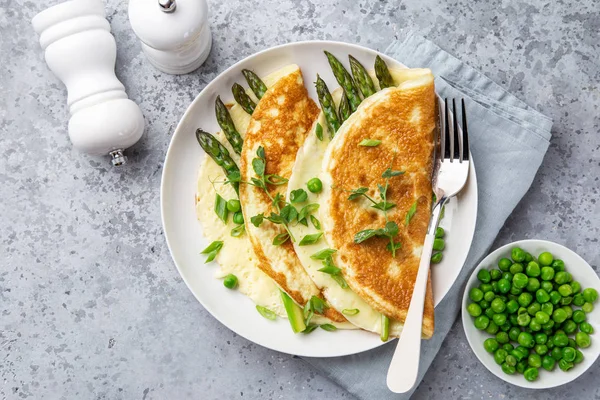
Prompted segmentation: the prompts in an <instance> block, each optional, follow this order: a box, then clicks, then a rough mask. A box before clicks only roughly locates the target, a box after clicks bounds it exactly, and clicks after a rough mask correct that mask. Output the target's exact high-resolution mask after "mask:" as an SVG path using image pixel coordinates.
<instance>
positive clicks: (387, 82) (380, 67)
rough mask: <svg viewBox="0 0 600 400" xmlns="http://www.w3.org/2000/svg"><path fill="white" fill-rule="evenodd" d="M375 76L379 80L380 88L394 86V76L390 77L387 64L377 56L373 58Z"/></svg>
mask: <svg viewBox="0 0 600 400" xmlns="http://www.w3.org/2000/svg"><path fill="white" fill-rule="evenodd" d="M375 76H376V77H377V80H378V81H379V87H380V88H382V89H385V88H388V87H392V86H395V84H394V78H392V75H391V74H390V70H389V69H388V66H387V65H386V63H385V61H383V58H381V57H379V56H377V57H376V58H375Z"/></svg>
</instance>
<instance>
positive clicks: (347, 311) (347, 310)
mask: <svg viewBox="0 0 600 400" xmlns="http://www.w3.org/2000/svg"><path fill="white" fill-rule="evenodd" d="M359 312H360V310H359V309H358V308H344V309H343V310H342V314H344V315H356V314H358V313H359Z"/></svg>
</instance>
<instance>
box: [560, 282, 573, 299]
mask: <svg viewBox="0 0 600 400" xmlns="http://www.w3.org/2000/svg"><path fill="white" fill-rule="evenodd" d="M558 293H560V295H561V296H562V297H567V296H570V295H572V294H573V288H572V287H571V285H569V284H568V283H565V284H564V285H560V286H559V287H558Z"/></svg>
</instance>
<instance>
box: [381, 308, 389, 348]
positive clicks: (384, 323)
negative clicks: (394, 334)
mask: <svg viewBox="0 0 600 400" xmlns="http://www.w3.org/2000/svg"><path fill="white" fill-rule="evenodd" d="M389 336H390V319H389V318H388V317H386V316H385V315H383V314H381V336H380V338H381V341H382V342H387V340H388V338H389Z"/></svg>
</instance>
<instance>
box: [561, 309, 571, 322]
mask: <svg viewBox="0 0 600 400" xmlns="http://www.w3.org/2000/svg"><path fill="white" fill-rule="evenodd" d="M561 308H562V309H563V310H564V312H565V313H567V319H569V318H571V317H572V316H573V309H572V308H571V307H568V306H562V307H561Z"/></svg>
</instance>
